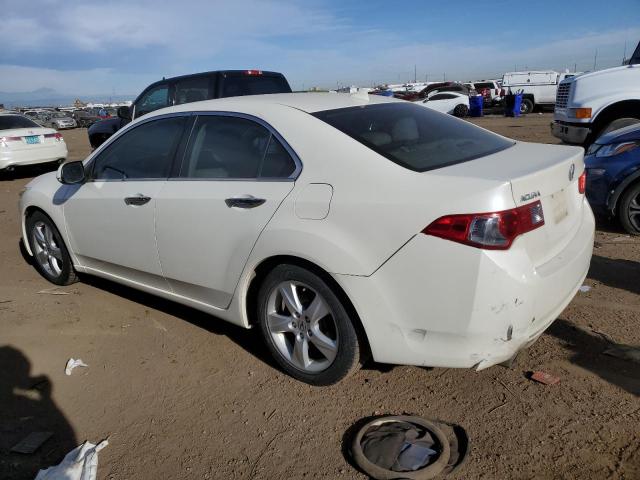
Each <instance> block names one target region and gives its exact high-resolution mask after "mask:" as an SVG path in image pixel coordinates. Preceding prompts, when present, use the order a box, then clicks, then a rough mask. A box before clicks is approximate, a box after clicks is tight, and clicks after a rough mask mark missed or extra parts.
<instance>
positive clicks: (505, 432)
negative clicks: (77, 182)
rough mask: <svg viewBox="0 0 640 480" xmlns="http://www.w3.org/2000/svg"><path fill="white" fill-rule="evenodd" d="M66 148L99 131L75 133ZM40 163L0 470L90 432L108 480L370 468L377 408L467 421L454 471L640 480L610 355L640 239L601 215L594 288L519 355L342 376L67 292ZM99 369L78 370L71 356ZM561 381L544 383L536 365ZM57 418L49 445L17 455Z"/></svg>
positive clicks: (633, 281)
mask: <svg viewBox="0 0 640 480" xmlns="http://www.w3.org/2000/svg"><path fill="white" fill-rule="evenodd" d="M550 120H551V115H550V114H533V115H529V116H527V117H525V118H517V119H506V118H502V117H485V118H482V119H478V120H476V121H475V123H478V124H479V125H482V126H484V127H485V128H489V129H491V130H494V131H496V132H499V133H501V134H504V135H507V136H510V137H513V138H517V139H521V140H530V141H537V142H548V143H557V142H556V141H555V139H554V138H553V137H551V135H550V134H549V122H550ZM63 135H64V137H65V139H66V141H67V143H68V146H69V150H70V158H72V159H80V158H83V157H84V156H85V155H86V154H87V153H88V151H89V146H88V142H87V139H86V131H85V130H83V129H77V130H71V131H68V132H63ZM37 173H38V171H37V170H34V169H30V170H25V171H20V172H19V173H17V174H14V175H11V176H6V175H5V176H3V177H2V179H1V180H0V367H2V368H0V377H1V378H0V478H2V479H18V478H19V479H22V478H32V477H33V475H34V474H35V472H36V471H37V469H38V468H41V467H45V466H48V465H51V464H54V463H57V462H58V461H59V460H60V458H61V456H62V455H63V454H64V453H66V452H67V451H69V450H71V449H72V448H73V447H74V446H76V445H77V444H78V443H80V442H82V441H84V440H91V441H93V442H94V443H96V442H97V441H99V440H101V439H103V438H107V437H108V438H109V446H108V447H107V448H106V449H105V450H103V451H102V452H101V453H100V465H99V469H98V478H99V479H158V478H172V479H183V478H185V479H186V478H189V479H191V478H193V479H202V478H211V479H213V478H217V479H218V478H219V479H250V478H251V479H253V478H255V479H275V478H290V479H300V478H311V479H316V478H319V479H320V478H327V479H336V478H344V479H364V478H366V477H365V476H364V475H362V474H361V473H359V472H358V471H357V470H356V469H354V468H353V467H352V466H351V465H350V464H349V462H348V460H346V459H345V457H344V455H343V450H342V449H343V443H344V434H345V431H346V430H347V429H348V428H349V427H350V426H351V425H352V424H353V423H354V422H356V421H358V420H359V419H361V418H363V417H367V416H370V415H374V414H379V413H403V412H406V413H410V414H415V415H421V416H425V417H428V418H437V419H441V420H446V421H448V422H453V423H456V424H459V425H461V426H463V427H464V428H465V429H466V431H467V432H468V434H469V437H470V440H471V452H470V456H469V458H468V460H467V462H466V464H465V465H464V466H463V467H462V468H461V469H460V470H458V471H457V472H456V473H455V474H453V475H451V476H449V477H448V478H457V479H480V478H483V479H507V478H515V479H533V478H536V479H538V478H563V479H574V478H575V479H584V478H592V479H605V478H606V479H610V478H616V479H618V478H620V479H638V478H640V368H639V366H638V364H637V363H631V362H629V361H624V360H619V359H617V358H613V357H610V356H606V355H603V353H602V352H603V351H604V350H605V349H606V348H607V347H608V346H609V345H610V344H611V343H612V342H613V343H620V344H624V345H634V346H638V345H640V329H638V324H639V321H640V263H639V261H640V239H639V238H631V237H628V236H626V235H624V233H623V232H621V231H620V230H619V228H618V227H616V226H615V224H611V223H607V222H604V223H601V224H600V225H599V227H598V232H597V237H596V240H597V243H596V247H595V250H594V257H593V262H592V265H591V269H590V271H589V276H588V278H587V280H586V282H585V283H586V284H587V285H589V286H590V287H591V289H590V291H588V292H586V293H578V295H577V297H576V298H575V299H574V301H573V302H572V303H571V304H570V305H569V307H568V308H567V309H566V310H565V311H564V312H563V313H562V314H561V315H560V317H559V319H558V320H557V321H556V322H555V323H554V324H553V325H552V327H551V328H550V329H549V330H548V332H547V333H545V334H544V335H543V336H542V337H541V338H540V340H539V341H538V342H537V343H536V344H534V345H533V346H532V347H531V348H530V349H528V350H527V351H524V352H522V354H521V355H520V356H519V357H518V359H517V361H516V362H515V364H514V365H513V367H512V368H511V369H506V368H503V367H493V368H489V369H487V370H484V371H482V372H475V371H472V370H454V369H427V368H417V367H404V366H397V367H392V366H387V365H380V364H375V363H370V364H368V365H366V367H365V368H364V369H363V370H361V371H360V372H358V373H357V374H356V375H354V376H353V377H351V378H349V379H348V380H346V381H345V382H343V383H341V384H340V385H338V386H334V387H328V388H314V387H310V386H307V385H304V384H302V383H299V382H296V381H294V380H292V379H291V378H289V377H287V376H285V375H283V374H282V373H280V372H279V371H278V370H277V369H276V368H275V367H274V365H273V362H272V361H271V360H270V359H269V356H268V353H267V352H266V350H265V348H264V347H263V346H262V343H261V341H260V338H259V336H258V332H257V331H245V330H242V329H240V328H238V327H234V326H232V325H230V324H227V323H225V322H223V321H221V320H218V319H216V318H214V317H210V316H207V315H204V314H202V313H199V312H197V311H194V310H191V309H189V308H186V307H182V306H179V305H176V304H173V303H171V302H168V301H164V300H160V299H157V298H154V297H152V296H149V295H146V294H143V293H139V292H137V291H134V290H131V289H129V288H125V287H121V286H118V285H115V284H113V283H109V282H106V281H103V280H97V279H93V278H90V277H83V278H82V280H83V281H82V282H81V283H77V284H75V285H72V286H70V287H65V288H63V289H61V290H62V291H64V293H67V295H51V294H49V293H39V292H41V291H42V290H44V289H49V288H51V287H52V285H50V284H48V283H47V282H46V281H45V280H44V279H43V278H41V277H40V276H39V275H38V274H37V273H36V271H35V270H34V269H33V268H32V267H31V266H30V265H29V264H28V263H27V261H26V260H25V258H23V256H22V255H21V253H20V248H19V243H18V242H19V222H18V217H17V214H16V202H17V199H18V193H19V192H20V190H21V189H22V188H23V186H24V185H25V184H26V183H27V182H28V181H29V180H30V178H31V177H32V176H34V175H36V174H37ZM70 357H74V358H78V357H79V358H82V359H83V360H84V361H85V362H86V363H88V364H89V367H88V368H82V369H78V370H76V371H74V373H73V375H72V376H65V374H64V365H65V363H66V361H67V359H68V358H70ZM533 370H544V371H547V372H551V373H553V374H555V375H557V376H558V377H560V383H559V384H557V385H552V386H545V385H542V384H538V383H534V382H532V381H531V380H529V379H528V378H527V372H529V371H533ZM42 430H44V431H51V432H53V433H54V435H53V437H52V438H51V439H49V440H48V441H47V442H46V443H45V444H44V445H43V446H42V447H41V448H40V449H39V450H38V451H37V452H36V453H35V454H32V455H20V454H15V453H9V449H10V447H11V446H12V445H13V444H15V443H16V442H17V441H18V440H19V439H21V438H22V437H23V436H24V435H25V434H26V433H28V432H31V431H42Z"/></svg>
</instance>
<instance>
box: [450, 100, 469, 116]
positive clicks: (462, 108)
mask: <svg viewBox="0 0 640 480" xmlns="http://www.w3.org/2000/svg"><path fill="white" fill-rule="evenodd" d="M468 114H469V107H467V106H466V105H464V104H462V103H461V104H460V105H456V108H454V109H453V116H454V117H458V118H464V117H466V116H467V115H468Z"/></svg>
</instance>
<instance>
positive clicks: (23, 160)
mask: <svg viewBox="0 0 640 480" xmlns="http://www.w3.org/2000/svg"><path fill="white" fill-rule="evenodd" d="M66 158H67V145H66V144H65V142H64V139H63V138H62V135H61V134H59V133H58V132H56V131H55V130H54V129H52V128H44V127H41V126H40V125H38V124H37V123H35V122H34V121H33V120H31V119H29V118H27V117H25V116H24V115H19V114H14V113H0V171H2V170H12V169H13V168H15V167H16V166H20V165H33V164H35V163H46V162H53V161H59V162H62V161H64V160H65V159H66Z"/></svg>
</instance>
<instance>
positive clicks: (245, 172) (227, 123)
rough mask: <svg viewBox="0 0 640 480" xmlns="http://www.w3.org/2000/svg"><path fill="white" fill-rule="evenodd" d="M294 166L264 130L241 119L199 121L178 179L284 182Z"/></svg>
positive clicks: (222, 117)
mask: <svg viewBox="0 0 640 480" xmlns="http://www.w3.org/2000/svg"><path fill="white" fill-rule="evenodd" d="M295 169H296V164H295V162H294V161H293V159H292V158H291V156H290V155H289V153H288V152H287V151H286V150H285V148H284V147H283V146H282V144H281V143H280V142H279V141H278V139H277V138H275V136H274V135H273V134H272V133H271V132H270V131H269V130H268V129H267V128H266V127H264V126H262V125H260V124H258V123H256V122H254V121H252V120H249V119H246V118H240V117H233V116H227V115H203V116H200V117H198V119H197V120H196V124H195V126H194V127H193V131H192V133H191V140H190V142H189V147H188V148H187V153H186V155H185V162H184V164H183V166H182V168H181V171H180V176H181V177H186V178H202V179H205V178H206V179H256V178H287V177H289V176H290V175H291V174H292V173H293V172H294V171H295Z"/></svg>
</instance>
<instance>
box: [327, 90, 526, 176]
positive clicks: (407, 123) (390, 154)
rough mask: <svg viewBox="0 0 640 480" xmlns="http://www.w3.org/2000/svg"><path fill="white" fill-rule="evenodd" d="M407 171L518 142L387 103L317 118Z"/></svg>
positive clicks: (450, 162)
mask: <svg viewBox="0 0 640 480" xmlns="http://www.w3.org/2000/svg"><path fill="white" fill-rule="evenodd" d="M314 116H316V117H317V118H319V119H320V120H323V121H324V122H326V123H328V124H329V125H331V126H333V127H335V128H337V129H338V130H340V131H341V132H343V133H345V134H347V135H349V136H350V137H351V138H353V139H355V140H357V141H358V142H360V143H362V144H363V145H366V146H367V147H369V148H370V149H371V150H373V151H375V152H377V153H379V154H380V155H382V156H384V157H386V158H388V159H389V160H391V161H392V162H395V163H397V164H399V165H401V166H403V167H405V168H408V169H410V170H414V171H416V172H425V171H427V170H433V169H435V168H442V167H446V166H449V165H453V164H456V163H461V162H466V161H468V160H473V159H474V158H478V157H482V156H485V155H489V154H492V153H496V152H499V151H500V150H504V149H506V148H509V147H510V146H512V145H513V144H514V142H513V141H511V140H508V139H506V138H503V137H500V136H498V135H496V134H493V133H491V132H488V131H486V130H483V129H481V128H479V127H476V126H475V125H472V124H471V123H468V122H466V121H464V120H458V119H457V118H454V117H452V116H449V115H445V114H442V113H438V112H435V111H433V110H431V109H428V108H425V107H423V106H419V105H414V104H412V103H404V102H402V103H400V102H398V103H395V102H394V103H387V104H379V105H367V106H364V107H349V108H341V109H338V110H326V111H323V112H317V113H315V114H314Z"/></svg>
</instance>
